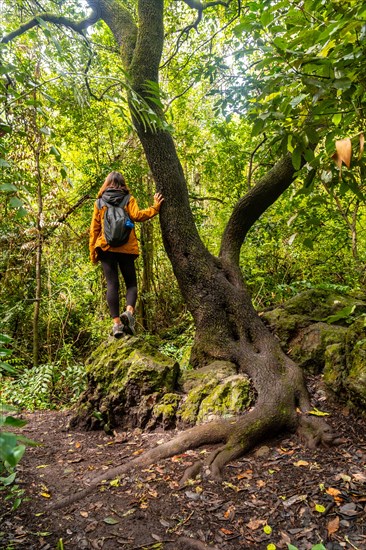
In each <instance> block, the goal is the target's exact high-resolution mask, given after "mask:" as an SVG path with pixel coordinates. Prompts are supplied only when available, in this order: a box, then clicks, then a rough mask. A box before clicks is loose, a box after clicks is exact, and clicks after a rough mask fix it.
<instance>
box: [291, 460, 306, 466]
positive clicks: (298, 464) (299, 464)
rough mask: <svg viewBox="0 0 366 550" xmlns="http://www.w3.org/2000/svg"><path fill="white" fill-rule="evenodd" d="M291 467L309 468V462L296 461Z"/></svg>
mask: <svg viewBox="0 0 366 550" xmlns="http://www.w3.org/2000/svg"><path fill="white" fill-rule="evenodd" d="M293 465H294V466H296V467H297V468H298V467H299V466H309V462H306V460H298V461H297V462H293Z"/></svg>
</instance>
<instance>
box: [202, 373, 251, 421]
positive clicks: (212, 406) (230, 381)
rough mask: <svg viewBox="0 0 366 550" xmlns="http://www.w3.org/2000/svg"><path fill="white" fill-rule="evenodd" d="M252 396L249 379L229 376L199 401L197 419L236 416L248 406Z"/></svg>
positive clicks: (204, 419) (207, 419)
mask: <svg viewBox="0 0 366 550" xmlns="http://www.w3.org/2000/svg"><path fill="white" fill-rule="evenodd" d="M252 398H253V395H252V393H251V386H250V381H249V379H248V378H247V377H246V376H242V375H235V376H230V377H229V378H227V379H225V380H224V381H223V382H222V383H221V384H219V385H218V386H216V387H215V388H214V389H213V391H212V392H211V393H210V394H209V395H208V396H207V397H205V398H204V399H203V400H202V401H201V404H200V407H199V412H198V415H197V421H198V422H205V421H210V420H214V419H216V418H230V417H233V416H237V415H238V414H241V413H243V412H244V411H245V410H247V409H248V408H249V407H250V405H251V404H252Z"/></svg>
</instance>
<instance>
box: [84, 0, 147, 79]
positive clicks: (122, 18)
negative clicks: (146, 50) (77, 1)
mask: <svg viewBox="0 0 366 550" xmlns="http://www.w3.org/2000/svg"><path fill="white" fill-rule="evenodd" d="M87 2H88V5H89V6H90V8H92V9H93V8H94V6H95V4H96V3H97V5H98V9H99V10H100V17H101V19H103V21H104V22H105V23H106V25H108V27H109V28H110V30H111V31H112V33H113V36H114V38H115V40H116V42H117V44H118V45H119V47H120V48H121V56H122V61H123V64H124V67H125V69H126V70H127V69H129V66H130V63H131V61H132V57H133V54H134V51H135V47H136V39H137V25H136V22H135V21H134V19H133V17H132V15H131V13H130V12H129V11H128V10H127V9H126V8H125V7H124V6H123V5H122V3H121V2H118V1H116V0H87Z"/></svg>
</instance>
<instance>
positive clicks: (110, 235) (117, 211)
mask: <svg viewBox="0 0 366 550" xmlns="http://www.w3.org/2000/svg"><path fill="white" fill-rule="evenodd" d="M130 196H131V195H126V196H125V197H124V198H123V200H122V201H121V202H120V203H119V204H118V205H116V206H113V205H112V204H110V203H108V202H105V201H104V200H103V199H102V198H100V199H98V200H97V207H98V208H99V210H100V209H101V208H102V207H103V206H106V207H107V208H106V210H105V213H104V237H105V240H106V241H107V243H108V244H109V245H110V246H121V245H122V244H125V243H126V242H127V241H128V238H129V236H130V233H131V229H132V228H133V227H134V224H133V222H132V221H131V220H130V218H129V216H128V214H127V212H126V210H125V209H124V207H125V206H127V204H128V201H129V200H130Z"/></svg>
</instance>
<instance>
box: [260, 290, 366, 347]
mask: <svg viewBox="0 0 366 550" xmlns="http://www.w3.org/2000/svg"><path fill="white" fill-rule="evenodd" d="M351 309H353V315H354V316H357V315H361V314H363V313H365V312H366V297H365V296H364V295H358V294H355V295H343V294H341V293H334V292H329V291H326V290H318V289H311V290H306V291H304V292H301V293H300V294H297V295H296V296H294V297H293V298H290V299H289V300H288V301H287V302H285V303H284V304H282V305H281V306H279V307H277V308H275V309H273V310H270V311H265V312H263V313H262V314H261V316H262V318H263V320H264V322H265V323H266V324H267V325H268V326H269V328H270V329H271V330H272V331H273V332H274V333H275V334H276V335H277V336H278V338H279V340H280V342H281V345H282V346H283V347H284V348H285V349H286V348H291V347H292V346H291V344H290V341H291V340H292V339H293V338H294V337H295V336H296V335H297V334H298V333H299V331H300V330H302V329H303V328H306V327H308V326H309V325H312V324H316V323H319V322H328V321H329V319H330V318H332V317H333V316H335V317H337V315H339V318H338V320H337V325H341V326H348V324H349V317H348V316H347V311H348V310H351ZM342 312H344V316H343V315H342Z"/></svg>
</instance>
